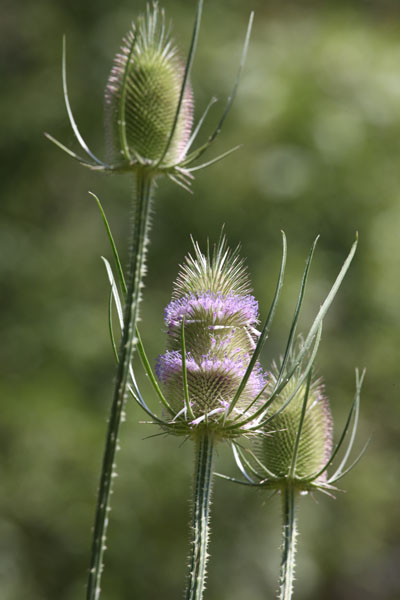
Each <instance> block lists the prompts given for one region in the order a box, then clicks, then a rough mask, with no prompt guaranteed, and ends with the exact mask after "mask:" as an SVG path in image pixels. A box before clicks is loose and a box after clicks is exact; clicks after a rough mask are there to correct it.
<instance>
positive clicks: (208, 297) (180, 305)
mask: <svg viewBox="0 0 400 600" xmlns="http://www.w3.org/2000/svg"><path fill="white" fill-rule="evenodd" d="M202 311H204V312H206V313H207V316H208V315H209V318H210V319H211V320H212V322H213V323H219V322H222V323H223V322H224V320H226V319H229V318H230V317H233V316H235V318H238V319H239V320H240V321H241V324H242V325H255V324H257V322H258V302H257V300H256V299H255V298H254V296H251V295H250V294H248V295H246V296H240V295H236V294H226V295H224V294H220V293H214V292H203V293H198V294H187V295H186V296H183V298H178V299H177V300H173V301H172V302H170V303H169V304H168V306H167V307H166V309H165V311H164V320H165V324H166V325H167V326H168V327H177V326H178V325H180V323H181V322H182V319H183V318H184V319H185V321H186V322H187V323H190V321H192V322H193V320H195V321H196V320H197V319H198V313H199V312H202Z"/></svg>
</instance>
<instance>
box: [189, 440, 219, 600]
mask: <svg viewBox="0 0 400 600" xmlns="http://www.w3.org/2000/svg"><path fill="white" fill-rule="evenodd" d="M214 444H215V440H214V435H213V434H212V433H208V432H204V433H203V434H201V435H199V437H198V439H197V440H196V463H195V472H194V494H193V516H192V536H193V537H192V542H191V551H190V556H189V576H188V583H187V588H186V600H201V598H202V597H203V592H204V587H205V580H206V568H207V558H208V554H207V545H208V537H209V512H210V503H211V487H212V474H213V459H214Z"/></svg>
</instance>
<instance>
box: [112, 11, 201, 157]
mask: <svg viewBox="0 0 400 600" xmlns="http://www.w3.org/2000/svg"><path fill="white" fill-rule="evenodd" d="M184 74H185V68H184V64H183V61H182V59H181V58H180V56H179V54H178V50H177V48H176V46H175V45H174V43H173V40H172V39H171V37H170V35H169V32H168V31H167V29H166V24H165V14H164V11H163V10H161V9H159V7H158V5H157V4H156V3H155V4H153V8H152V9H150V7H149V6H148V7H147V13H146V16H140V17H139V18H138V19H137V21H136V22H133V23H132V26H131V29H130V31H129V32H128V34H127V35H126V36H125V38H124V40H123V43H122V46H121V49H120V52H119V53H118V54H117V56H116V57H115V59H114V66H113V68H112V71H111V74H110V77H109V80H108V84H107V87H106V93H105V116H106V132H107V135H108V139H107V142H108V150H109V160H110V162H111V163H116V162H118V161H121V159H122V160H123V161H127V162H128V163H132V161H133V162H135V161H137V162H141V163H143V164H148V165H152V164H159V167H160V168H162V167H168V166H172V165H174V164H177V163H179V161H180V160H181V159H182V158H183V156H184V154H185V147H186V145H187V143H188V140H189V138H190V133H191V129H192V122H193V95H192V90H191V87H190V84H189V83H188V82H187V83H186V85H185V86H184V89H183V96H182V103H181V108H180V111H179V114H178V115H177V121H176V124H175V128H174V133H173V135H172V138H171V139H169V138H170V135H171V131H172V128H173V126H174V120H175V117H176V109H177V106H178V104H179V99H180V94H181V90H182V84H183V79H184ZM166 149H167V151H166V152H165V150H166Z"/></svg>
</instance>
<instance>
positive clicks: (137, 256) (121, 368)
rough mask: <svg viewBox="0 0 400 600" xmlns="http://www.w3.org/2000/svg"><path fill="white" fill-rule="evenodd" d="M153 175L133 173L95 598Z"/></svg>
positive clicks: (93, 564)
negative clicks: (117, 359) (120, 331)
mask: <svg viewBox="0 0 400 600" xmlns="http://www.w3.org/2000/svg"><path fill="white" fill-rule="evenodd" d="M152 183H153V175H152V174H151V173H148V172H145V171H142V172H138V173H137V175H136V182H135V184H136V185H135V198H134V215H133V221H132V232H131V241H130V243H131V253H130V259H129V266H128V286H127V293H126V300H125V310H124V327H123V332H122V336H121V342H120V348H119V362H118V368H117V375H116V380H115V388H114V396H113V401H112V405H111V412H110V419H109V422H108V429H107V436H106V442H105V448H104V456H103V464H102V469H101V475H100V485H99V491H98V497H97V506H96V515H95V522H94V530H93V541H92V550H91V559H90V570H89V578H88V586H87V593H86V598H87V600H98V598H99V596H100V581H101V574H102V570H103V554H104V550H105V542H106V534H107V526H108V512H109V510H110V507H109V505H110V495H111V487H112V479H113V477H114V476H115V453H116V449H117V445H118V433H119V427H120V424H121V420H122V417H123V413H124V406H125V400H126V396H127V387H128V383H129V365H130V363H131V360H132V356H133V352H134V349H135V345H136V342H137V340H136V338H135V326H136V322H137V317H138V306H139V300H140V288H141V286H142V279H143V275H144V265H145V254H146V242H147V233H148V229H149V220H150V219H149V216H150V204H151V192H152Z"/></svg>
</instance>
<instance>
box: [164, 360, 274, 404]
mask: <svg viewBox="0 0 400 600" xmlns="http://www.w3.org/2000/svg"><path fill="white" fill-rule="evenodd" d="M249 361H250V357H249V355H248V354H246V355H244V356H243V355H242V356H239V355H237V356H235V357H234V358H230V357H228V356H226V357H225V358H223V359H221V358H217V357H215V356H212V355H210V354H208V355H207V354H206V355H203V356H202V357H201V359H199V360H197V361H196V360H195V359H194V358H193V357H192V356H191V355H190V354H188V355H187V357H186V370H187V373H188V375H190V374H193V375H194V374H199V375H201V374H204V375H205V376H209V375H213V374H215V375H216V376H220V375H224V376H227V377H232V378H237V379H239V380H240V379H241V378H242V377H243V376H244V374H245V372H246V369H247V367H248V364H249ZM182 368H183V366H182V355H181V353H180V352H178V351H176V350H174V351H168V352H166V353H165V354H161V355H160V356H159V357H158V359H157V363H156V374H157V377H158V379H159V380H160V381H161V382H162V383H164V384H165V383H167V382H168V380H169V379H170V378H171V377H174V376H176V375H180V374H181V373H182ZM266 382H267V376H266V374H265V373H263V370H262V368H261V365H260V364H258V363H257V364H255V366H254V368H253V370H252V372H251V375H250V377H249V380H248V383H247V385H248V386H249V388H250V389H251V393H252V395H254V397H255V396H257V395H258V394H259V393H260V392H261V391H262V390H263V388H264V387H265V385H266Z"/></svg>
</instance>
